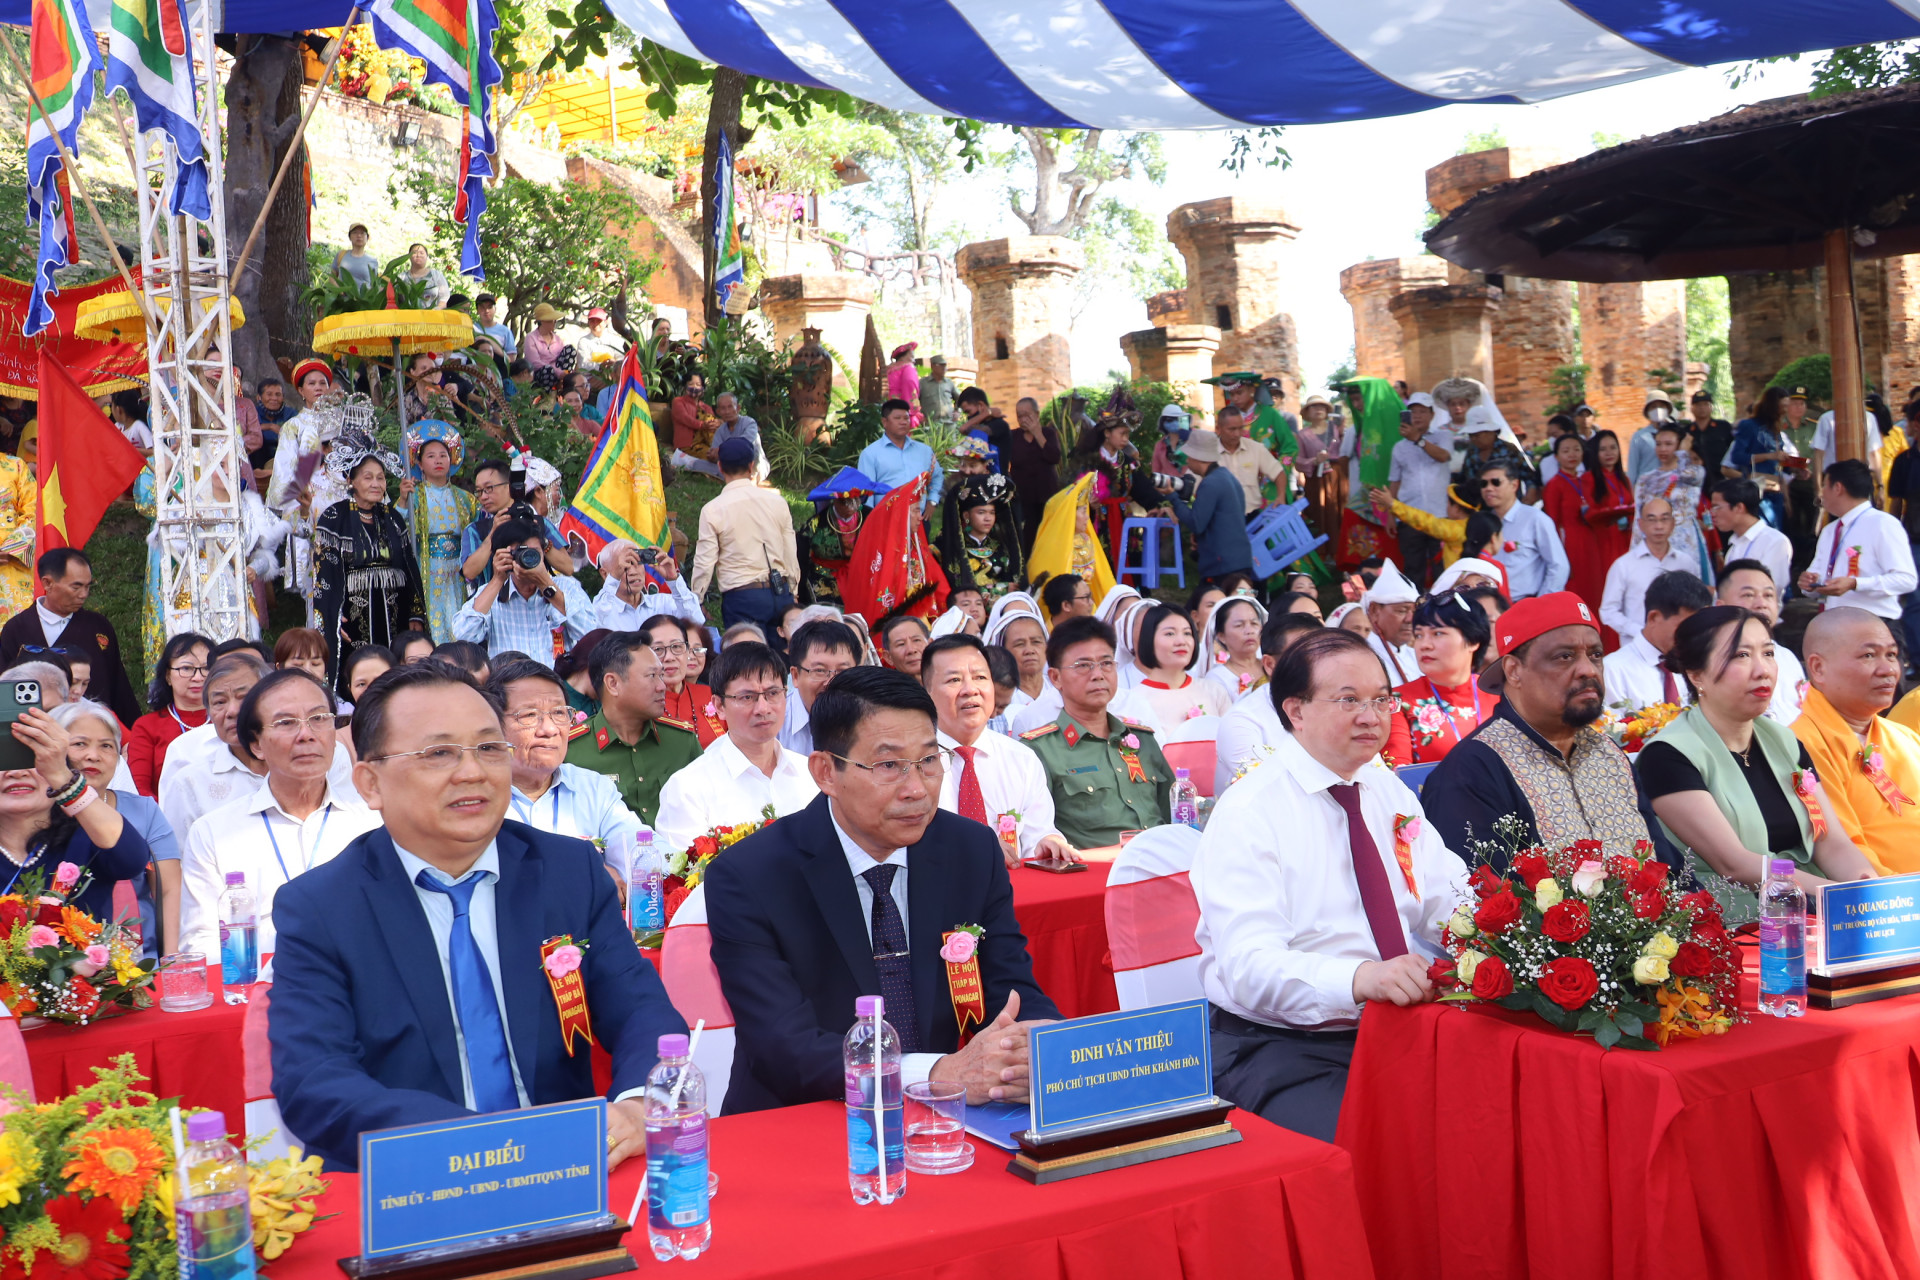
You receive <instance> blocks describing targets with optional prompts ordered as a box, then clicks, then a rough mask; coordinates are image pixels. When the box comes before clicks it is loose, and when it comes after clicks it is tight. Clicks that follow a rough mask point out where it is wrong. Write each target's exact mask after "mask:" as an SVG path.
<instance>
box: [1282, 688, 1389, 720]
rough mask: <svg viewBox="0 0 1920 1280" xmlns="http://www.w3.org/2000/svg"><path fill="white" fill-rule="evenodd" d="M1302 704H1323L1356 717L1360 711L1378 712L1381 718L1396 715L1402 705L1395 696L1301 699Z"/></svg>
mask: <svg viewBox="0 0 1920 1280" xmlns="http://www.w3.org/2000/svg"><path fill="white" fill-rule="evenodd" d="M1300 701H1302V702H1324V703H1326V704H1327V705H1328V706H1330V707H1334V708H1337V709H1338V710H1340V711H1344V712H1345V713H1346V714H1348V715H1350V716H1357V715H1359V714H1360V713H1361V712H1362V711H1378V712H1379V713H1380V714H1381V715H1383V716H1390V715H1396V714H1398V713H1399V711H1400V708H1401V706H1402V705H1403V704H1402V703H1401V701H1400V699H1399V697H1398V696H1397V695H1395V694H1391V693H1390V694H1388V695H1387V696H1386V697H1384V698H1302V699H1300Z"/></svg>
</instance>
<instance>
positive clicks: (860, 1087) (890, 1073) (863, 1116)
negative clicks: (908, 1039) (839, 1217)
mask: <svg viewBox="0 0 1920 1280" xmlns="http://www.w3.org/2000/svg"><path fill="white" fill-rule="evenodd" d="M853 1007H854V1011H855V1013H856V1014H858V1016H857V1017H856V1018H855V1019H854V1023H853V1029H852V1030H850V1031H848V1032H847V1038H846V1040H845V1041H843V1042H842V1044H841V1046H840V1061H841V1063H842V1064H843V1065H844V1066H845V1067H846V1072H847V1185H848V1186H849V1187H850V1188H852V1190H853V1202H854V1203H855V1204H872V1203H873V1202H874V1201H875V1200H878V1201H879V1202H880V1203H882V1204H890V1203H892V1202H893V1201H895V1200H898V1199H899V1198H900V1197H901V1196H902V1195H904V1194H905V1193H906V1190H907V1126H906V1111H905V1109H904V1104H903V1101H902V1099H901V1096H900V1033H899V1032H897V1031H895V1030H894V1029H893V1027H892V1025H891V1024H889V1023H887V1022H886V1021H885V1020H884V1018H883V1015H884V1014H885V1013H886V1001H885V1000H884V999H883V998H882V997H880V996H861V997H860V998H859V999H858V1000H856V1001H854V1005H853ZM876 1025H877V1026H878V1027H879V1028H880V1036H879V1044H878V1045H876V1044H875V1043H874V1027H875V1026H876ZM876 1049H877V1050H878V1052H877V1053H876V1052H875V1050H876ZM876 1059H877V1061H876ZM876 1110H877V1111H878V1112H879V1115H878V1117H876V1116H875V1114H874V1113H875V1111H876ZM876 1120H877V1123H876ZM876 1134H884V1135H885V1137H884V1145H885V1159H886V1179H885V1184H884V1185H882V1181H881V1175H880V1162H881V1146H882V1140H881V1139H878V1138H876V1136H875V1135H876Z"/></svg>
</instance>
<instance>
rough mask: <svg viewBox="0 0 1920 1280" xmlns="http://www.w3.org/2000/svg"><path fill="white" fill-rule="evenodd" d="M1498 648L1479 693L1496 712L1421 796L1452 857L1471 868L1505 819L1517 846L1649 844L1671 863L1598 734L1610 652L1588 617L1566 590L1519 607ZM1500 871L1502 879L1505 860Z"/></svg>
mask: <svg viewBox="0 0 1920 1280" xmlns="http://www.w3.org/2000/svg"><path fill="white" fill-rule="evenodd" d="M1494 641H1495V643H1496V644H1497V645H1498V650H1499V653H1500V654H1501V656H1500V657H1499V658H1498V659H1497V660H1495V662H1494V663H1493V665H1492V666H1491V667H1489V668H1488V669H1487V670H1486V671H1484V672H1482V673H1481V676H1480V687H1481V688H1483V689H1486V690H1489V691H1491V692H1495V693H1500V694H1501V695H1502V697H1501V701H1500V705H1499V707H1498V708H1497V709H1496V710H1495V711H1494V713H1493V714H1492V715H1491V716H1489V717H1487V720H1486V723H1485V724H1483V725H1481V726H1480V728H1479V729H1477V730H1476V731H1474V733H1473V734H1472V735H1471V736H1470V737H1468V738H1467V739H1466V740H1465V741H1464V742H1462V743H1461V744H1460V745H1459V746H1457V747H1455V748H1454V749H1453V750H1452V751H1450V752H1448V753H1447V757H1446V759H1444V760H1442V761H1441V762H1440V764H1439V767H1437V768H1436V769H1435V770H1434V771H1433V774H1432V775H1431V776H1430V777H1429V778H1428V779H1427V783H1426V785H1425V786H1424V787H1422V788H1421V793H1420V794H1421V801H1422V803H1423V804H1424V805H1425V807H1426V811H1427V817H1428V818H1429V819H1430V820H1431V821H1432V822H1433V823H1434V827H1435V829H1436V830H1437V831H1439V833H1440V835H1441V837H1442V838H1443V839H1444V840H1445V841H1446V843H1447V847H1448V848H1449V849H1452V850H1453V851H1454V852H1455V853H1457V854H1459V855H1460V856H1461V857H1462V858H1465V859H1467V860H1468V861H1469V862H1471V861H1472V850H1473V848H1474V846H1475V844H1477V843H1480V842H1483V841H1490V840H1493V839H1495V833H1494V824H1495V823H1496V822H1498V821H1499V820H1500V819H1501V818H1503V817H1506V816H1508V815H1512V816H1513V817H1514V818H1516V819H1518V820H1519V821H1520V822H1521V823H1523V824H1524V825H1525V827H1526V831H1525V833H1524V835H1523V836H1522V837H1521V840H1522V847H1525V845H1531V844H1540V845H1545V846H1547V847H1548V848H1556V849H1557V848H1560V847H1563V846H1565V845H1568V844H1571V843H1573V842H1574V841H1576V840H1599V841H1601V842H1602V843H1603V844H1604V845H1606V851H1607V852H1608V853H1631V852H1632V851H1633V846H1634V845H1635V844H1636V843H1637V842H1638V841H1641V840H1648V841H1652V842H1653V843H1654V845H1655V847H1656V848H1657V849H1659V850H1660V853H1661V856H1662V857H1663V858H1670V857H1671V854H1670V852H1669V851H1668V850H1667V849H1666V848H1665V845H1664V841H1662V840H1661V838H1660V836H1659V835H1658V834H1657V832H1658V831H1659V826H1658V824H1657V823H1655V822H1654V821H1653V818H1652V815H1651V812H1650V810H1649V809H1648V806H1647V801H1646V798H1645V796H1644V795H1642V794H1641V791H1640V786H1639V783H1638V781H1637V780H1636V779H1635V777H1634V772H1633V765H1632V763H1631V762H1630V761H1629V760H1628V759H1627V756H1626V753H1625V752H1623V751H1622V750H1621V749H1620V748H1619V747H1618V746H1617V745H1615V743H1614V741H1613V740H1612V739H1611V738H1609V737H1608V736H1607V735H1606V734H1605V733H1603V732H1602V731H1601V730H1600V729H1598V728H1597V727H1595V722H1596V721H1598V720H1599V719H1600V717H1601V715H1602V713H1603V712H1604V711H1605V707H1604V704H1603V702H1602V697H1603V693H1602V672H1601V666H1600V660H1601V659H1602V658H1603V657H1604V656H1605V651H1604V650H1603V649H1602V647H1601V643H1600V621H1599V619H1598V618H1596V617H1595V616H1594V614H1593V611H1592V610H1590V609H1589V608H1588V607H1587V606H1586V604H1585V603H1583V602H1582V601H1581V599H1580V598H1579V597H1578V596H1576V595H1574V594H1573V593H1572V592H1571V591H1556V592H1554V593H1552V594H1551V595H1544V596H1537V597H1535V598H1533V599H1531V600H1522V601H1520V602H1518V603H1516V604H1515V605H1514V606H1513V608H1511V609H1509V610H1508V611H1507V612H1506V613H1504V614H1502V615H1500V620H1499V621H1498V622H1497V623H1495V624H1494ZM1495 862H1496V864H1497V865H1499V866H1500V867H1501V869H1504V863H1505V859H1504V857H1502V858H1497V859H1495Z"/></svg>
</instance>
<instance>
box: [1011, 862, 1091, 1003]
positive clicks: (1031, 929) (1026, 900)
mask: <svg viewBox="0 0 1920 1280" xmlns="http://www.w3.org/2000/svg"><path fill="white" fill-rule="evenodd" d="M1117 852H1118V850H1117V849H1090V850H1086V851H1084V852H1083V853H1082V855H1081V856H1083V857H1084V858H1086V860H1087V869H1086V870H1085V871H1076V872H1073V873H1071V874H1069V875H1060V874H1058V873H1057V872H1052V871H1035V870H1034V869H1033V868H1032V867H1015V868H1014V869H1013V871H1012V872H1011V873H1010V874H1011V875H1012V877H1013V914H1014V915H1015V916H1016V917H1018V919H1019V921H1020V931H1021V932H1022V933H1024V934H1026V935H1027V951H1028V953H1029V954H1031V955H1032V956H1033V977H1034V980H1035V981H1036V982H1038V983H1039V984H1040V989H1041V990H1042V991H1044V992H1046V993H1047V994H1048V995H1050V996H1052V997H1053V1002H1054V1003H1055V1004H1056V1005H1059V1006H1060V1013H1061V1015H1062V1016H1063V1017H1068V1018H1084V1017H1086V1016H1087V1015H1088V1014H1091V1013H1112V1012H1113V1011H1114V1010H1115V1009H1118V1008H1119V1007H1120V997H1119V996H1118V995H1117V994H1115V992H1114V987H1113V962H1112V961H1111V960H1110V959H1109V958H1108V956H1107V916H1106V895H1107V876H1108V875H1109V874H1110V873H1111V872H1112V871H1113V856H1114V854H1115V853H1117ZM989 1012H990V1013H998V1012H999V1010H997V1009H994V1010H990V1011H989Z"/></svg>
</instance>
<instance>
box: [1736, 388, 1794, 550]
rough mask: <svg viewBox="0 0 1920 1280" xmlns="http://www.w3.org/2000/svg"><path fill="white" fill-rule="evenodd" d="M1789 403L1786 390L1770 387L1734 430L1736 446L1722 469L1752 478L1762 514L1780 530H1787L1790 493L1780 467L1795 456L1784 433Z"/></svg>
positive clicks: (1738, 475) (1740, 476)
mask: <svg viewBox="0 0 1920 1280" xmlns="http://www.w3.org/2000/svg"><path fill="white" fill-rule="evenodd" d="M1786 403H1787V389H1786V388H1785V387H1768V388H1767V389H1766V391H1765V392H1764V393H1763V394H1762V395H1761V397H1760V398H1759V399H1758V400H1756V401H1754V403H1753V408H1751V409H1750V410H1748V411H1747V416H1746V417H1744V418H1742V419H1740V422H1739V425H1737V426H1736V427H1734V429H1733V445H1732V447H1730V448H1729V449H1728V450H1727V457H1726V460H1725V461H1724V462H1723V463H1722V464H1721V467H1720V470H1721V471H1722V472H1723V473H1724V474H1726V475H1729V476H1732V477H1735V478H1736V479H1737V478H1750V479H1752V481H1753V482H1754V483H1755V484H1757V485H1759V486H1760V506H1761V514H1762V515H1763V516H1765V517H1766V521H1767V523H1768V524H1770V525H1772V526H1773V527H1774V528H1776V529H1781V530H1784V529H1785V528H1786V521H1787V494H1786V484H1785V482H1784V481H1782V480H1781V478H1780V464H1781V462H1782V461H1784V460H1785V459H1786V458H1788V457H1790V456H1792V455H1790V454H1789V453H1788V452H1787V438H1786V434H1785V433H1784V432H1783V431H1782V430H1781V424H1782V423H1783V422H1784V421H1785V420H1786V416H1787V410H1786Z"/></svg>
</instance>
